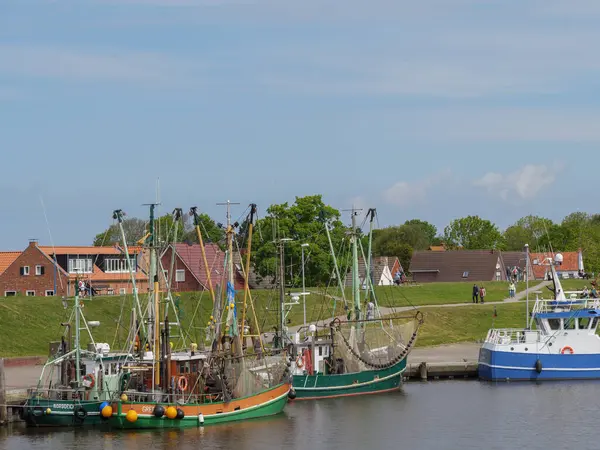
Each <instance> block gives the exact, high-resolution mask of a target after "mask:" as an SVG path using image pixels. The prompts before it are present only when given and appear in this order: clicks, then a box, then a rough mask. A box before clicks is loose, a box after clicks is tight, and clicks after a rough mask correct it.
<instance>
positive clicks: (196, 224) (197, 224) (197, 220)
mask: <svg viewBox="0 0 600 450" xmlns="http://www.w3.org/2000/svg"><path fill="white" fill-rule="evenodd" d="M190 214H191V215H192V216H194V227H195V228H196V236H198V242H199V243H200V250H201V251H202V262H203V263H204V270H205V271H206V281H207V284H208V290H209V291H210V297H211V298H212V302H213V306H214V304H215V291H214V289H213V286H212V280H211V279H210V267H209V266H208V261H207V260H206V251H205V249H204V241H203V240H202V233H201V232H200V217H198V207H197V206H192V207H191V208H190Z"/></svg>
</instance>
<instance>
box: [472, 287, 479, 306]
mask: <svg viewBox="0 0 600 450" xmlns="http://www.w3.org/2000/svg"><path fill="white" fill-rule="evenodd" d="M473 303H479V287H478V286H477V285H476V284H474V285H473Z"/></svg>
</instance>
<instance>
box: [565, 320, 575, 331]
mask: <svg viewBox="0 0 600 450" xmlns="http://www.w3.org/2000/svg"><path fill="white" fill-rule="evenodd" d="M564 320H565V330H574V329H575V319H574V318H570V319H564Z"/></svg>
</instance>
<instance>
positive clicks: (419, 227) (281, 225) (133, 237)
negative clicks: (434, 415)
mask: <svg viewBox="0 0 600 450" xmlns="http://www.w3.org/2000/svg"><path fill="white" fill-rule="evenodd" d="M199 218H200V225H201V231H202V233H203V237H204V239H205V240H206V241H207V242H213V243H216V244H218V245H219V246H221V247H224V244H225V229H224V226H223V225H222V224H220V223H217V222H215V221H214V220H213V219H212V218H210V217H209V216H208V215H207V214H201V215H200V216H199ZM182 219H183V220H181V221H178V222H177V223H176V224H175V223H174V221H173V216H172V215H171V214H167V215H164V216H162V217H159V218H158V219H157V221H156V224H157V235H158V240H159V242H162V243H166V242H171V241H172V240H173V236H174V235H175V234H174V232H173V231H174V229H175V227H176V226H177V227H178V228H177V241H179V242H186V241H187V242H196V233H195V230H194V226H193V220H192V217H190V215H189V214H184V215H183V218H182ZM341 219H342V216H341V213H340V211H339V210H337V209H335V208H333V207H331V206H329V205H325V204H324V203H323V200H322V197H321V196H320V195H313V196H307V197H297V198H296V200H295V202H294V203H293V204H291V205H290V204H288V203H283V204H278V205H271V206H270V207H269V208H268V209H267V210H266V215H265V216H264V217H259V218H258V220H256V223H255V225H254V229H255V233H254V237H253V242H252V259H253V264H254V267H255V270H256V271H257V272H258V273H259V274H260V275H262V276H269V275H270V276H273V275H275V273H276V271H277V266H278V259H277V258H278V242H279V240H280V239H281V238H288V239H291V240H290V241H288V242H286V243H285V267H286V276H287V277H288V281H289V277H291V280H292V281H293V282H296V283H297V282H299V277H300V276H301V268H302V249H303V248H304V252H305V264H304V271H305V279H306V283H307V285H313V286H314V285H319V284H327V283H330V282H331V276H332V274H333V273H334V265H333V259H332V258H331V251H330V247H331V246H333V248H334V251H335V252H336V256H337V258H338V264H339V266H340V267H339V270H340V273H341V276H342V277H343V276H344V274H345V273H346V271H347V269H348V267H349V256H350V252H349V250H350V246H349V243H348V239H347V235H348V234H347V231H348V226H347V225H346V224H344V223H343V222H342V220H341ZM325 224H329V230H330V236H331V244H330V242H329V240H328V238H327V234H326V232H325ZM358 225H361V229H362V231H361V236H362V239H361V245H362V250H359V252H366V251H367V245H368V240H367V237H366V236H365V234H364V233H365V232H366V231H368V222H367V220H366V219H364V220H360V221H359V223H358ZM123 226H124V230H125V235H126V239H127V241H128V243H129V244H134V243H136V242H137V241H138V240H139V239H140V238H142V237H143V236H144V235H145V233H146V232H147V221H144V220H142V219H138V218H127V219H125V220H124V223H123ZM247 231H248V221H247V218H246V219H245V220H242V222H241V223H239V224H237V227H236V232H237V236H236V247H239V248H243V247H244V246H245V245H246V244H245V242H246V241H245V239H246V233H247ZM120 241H121V238H120V231H119V229H118V226H117V225H116V224H115V225H112V226H111V227H109V228H108V229H107V230H105V231H104V232H102V233H100V234H98V235H97V236H96V238H95V239H94V245H110V244H113V243H118V242H120ZM442 243H443V244H444V245H445V246H446V248H449V249H467V250H474V249H497V250H508V251H521V250H523V248H524V246H525V244H529V246H530V249H531V251H547V250H549V249H550V248H553V249H555V250H560V251H576V250H578V249H579V248H581V249H582V250H583V254H584V260H585V264H586V269H587V270H589V271H596V272H598V271H600V215H598V214H588V213H584V212H575V213H572V214H569V215H568V216H566V217H565V218H564V219H563V220H562V221H561V222H560V223H555V222H553V221H552V220H550V219H547V218H544V217H538V216H527V217H523V218H521V219H519V220H517V221H516V222H515V223H514V224H513V225H511V226H510V227H508V228H507V229H506V230H504V231H501V230H500V229H499V228H498V226H496V225H495V224H494V223H492V222H491V221H489V220H486V219H483V218H481V217H479V216H468V217H463V218H460V219H456V220H453V221H452V222H450V223H449V224H448V226H446V227H445V228H444V230H443V232H441V233H440V232H438V229H437V228H436V227H435V226H434V225H433V224H431V223H429V222H426V221H423V220H419V219H413V220H408V221H406V222H404V223H403V224H401V225H397V226H390V227H385V228H380V229H375V230H374V232H373V241H372V250H373V255H374V256H396V257H398V258H399V259H400V262H401V264H402V266H403V267H404V268H405V269H408V268H409V266H410V260H411V258H412V254H413V252H414V251H416V250H427V249H429V248H430V247H431V246H434V245H440V244H442ZM302 244H308V245H307V246H304V247H303V246H302Z"/></svg>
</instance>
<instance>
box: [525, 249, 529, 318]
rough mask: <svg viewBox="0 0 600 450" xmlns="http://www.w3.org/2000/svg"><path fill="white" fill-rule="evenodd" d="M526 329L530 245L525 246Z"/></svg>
mask: <svg viewBox="0 0 600 450" xmlns="http://www.w3.org/2000/svg"><path fill="white" fill-rule="evenodd" d="M525 281H526V286H525V292H526V294H525V295H526V300H525V328H526V329H529V244H525Z"/></svg>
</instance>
